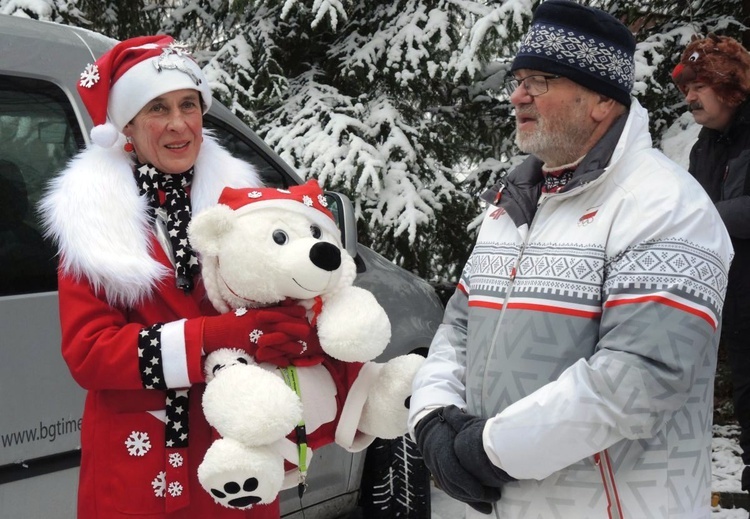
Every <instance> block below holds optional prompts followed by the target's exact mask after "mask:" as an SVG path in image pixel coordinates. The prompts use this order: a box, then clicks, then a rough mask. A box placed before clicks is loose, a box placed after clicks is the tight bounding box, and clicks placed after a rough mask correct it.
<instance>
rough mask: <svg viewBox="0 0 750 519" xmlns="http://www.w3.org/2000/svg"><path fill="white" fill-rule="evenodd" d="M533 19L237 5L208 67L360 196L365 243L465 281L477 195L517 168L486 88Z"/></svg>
mask: <svg viewBox="0 0 750 519" xmlns="http://www.w3.org/2000/svg"><path fill="white" fill-rule="evenodd" d="M208 3H209V2H206V3H205V4H206V5H207V4H208ZM206 5H204V6H203V9H206ZM222 9H226V10H224V11H222V12H221V13H219V11H220V10H222ZM530 9H531V2H527V1H522V2H517V1H514V2H509V3H507V4H504V5H503V6H500V7H499V8H498V7H497V6H489V5H486V4H485V3H483V2H468V1H466V2H453V1H447V0H442V1H431V2H430V1H419V0H403V1H396V2H378V3H375V2H364V1H344V0H342V1H340V2H336V1H328V2H324V1H307V2H305V1H293V0H286V1H262V0H256V1H252V0H246V1H244V2H243V1H239V0H235V2H233V3H232V5H231V7H229V6H228V5H226V6H225V5H221V6H218V7H217V10H216V15H215V19H216V20H219V19H221V20H226V23H224V24H222V25H221V27H220V28H219V27H217V29H218V30H219V31H220V32H221V34H222V35H223V38H221V39H220V40H217V41H218V42H219V44H218V45H216V46H215V47H214V51H215V52H214V55H213V57H212V59H211V60H210V62H209V64H208V67H207V69H208V74H209V75H210V77H213V78H216V79H218V80H219V81H220V82H221V83H222V86H221V87H220V88H218V89H217V93H218V95H219V97H220V98H221V99H222V100H223V101H224V102H225V103H226V104H228V105H229V106H230V107H232V108H233V109H234V110H235V112H237V113H238V114H239V115H241V116H243V117H244V118H245V119H246V120H247V121H248V122H250V123H251V125H252V126H253V127H254V128H255V129H256V131H258V133H259V134H261V136H263V137H264V139H265V140H266V142H268V143H269V145H271V146H272V147H273V148H275V149H276V151H278V152H279V153H280V155H281V156H282V157H283V158H284V159H285V160H286V161H288V162H289V163H290V164H291V165H292V166H293V167H295V168H296V169H297V170H298V171H299V172H300V174H301V175H302V176H304V177H315V178H318V179H319V180H320V182H321V183H322V184H323V185H324V186H325V187H327V188H329V189H336V190H340V191H343V192H345V193H347V194H348V195H349V196H350V197H351V198H352V200H353V201H354V204H355V208H356V211H357V215H358V217H359V222H360V239H361V241H362V242H363V243H365V244H368V245H370V246H372V247H373V248H374V249H376V250H378V251H379V252H381V253H382V254H384V255H385V256H386V257H388V258H392V259H394V261H395V262H396V263H398V264H400V265H402V266H404V267H405V268H407V269H410V270H412V271H414V272H416V273H417V274H419V275H420V276H422V277H424V278H427V279H431V280H452V281H454V280H455V279H456V277H457V274H458V272H459V269H460V268H461V266H462V265H463V262H464V260H465V257H466V256H467V254H468V252H469V248H470V244H471V242H472V241H473V236H472V230H470V229H469V228H468V224H469V223H470V222H471V221H472V219H473V218H475V217H476V215H477V213H478V212H479V209H478V203H477V200H476V197H475V195H476V192H477V191H480V190H481V189H482V188H483V187H484V185H485V184H486V183H487V182H488V181H489V180H490V178H494V176H496V175H497V174H498V173H499V172H502V171H503V170H504V169H506V168H507V163H506V162H503V161H502V160H501V159H502V157H503V156H504V153H503V152H504V151H506V150H508V149H509V147H510V145H511V140H510V139H511V136H512V131H513V124H512V121H511V119H510V118H509V114H510V112H509V105H508V103H507V100H503V99H502V98H499V97H498V96H496V95H487V93H486V92H487V90H488V89H493V88H494V89H498V88H499V87H500V86H501V83H502V80H503V79H504V76H505V72H506V70H507V64H508V56H510V55H511V53H512V50H511V49H512V42H514V41H515V40H517V39H518V37H519V36H520V34H521V31H522V28H523V25H524V21H525V20H526V19H527V18H528V17H529V15H530ZM173 29H174V30H173V31H172V32H176V33H181V31H183V30H186V29H188V27H187V26H186V25H184V24H181V23H179V21H178V22H177V23H176V24H175V25H174V27H173ZM480 43H481V44H480ZM503 56H504V59H501V60H500V61H496V62H494V63H492V65H491V66H489V67H488V66H487V64H488V63H490V62H491V60H493V59H494V58H496V57H503ZM495 157H497V159H494V158H495Z"/></svg>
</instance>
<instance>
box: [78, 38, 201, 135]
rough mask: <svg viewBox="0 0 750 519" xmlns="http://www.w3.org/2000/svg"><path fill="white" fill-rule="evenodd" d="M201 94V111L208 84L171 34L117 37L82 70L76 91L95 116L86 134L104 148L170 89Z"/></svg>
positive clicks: (170, 90) (186, 52)
mask: <svg viewBox="0 0 750 519" xmlns="http://www.w3.org/2000/svg"><path fill="white" fill-rule="evenodd" d="M182 89H193V90H197V91H198V92H199V93H200V94H201V98H202V100H203V108H204V110H203V113H206V111H207V110H208V108H209V107H210V106H211V89H210V88H209V86H208V81H207V80H206V77H205V76H204V75H203V72H202V71H201V69H200V67H199V66H198V64H197V63H196V62H195V61H194V60H193V59H192V58H191V56H190V53H189V52H188V51H187V49H186V47H185V46H184V45H182V44H180V43H178V42H176V41H175V40H174V39H173V38H172V37H171V36H164V35H157V36H139V37H137V38H131V39H129V40H125V41H122V42H120V43H118V44H117V45H115V46H114V47H113V48H112V49H110V50H109V51H108V52H107V53H105V54H104V55H102V57H101V58H99V59H98V60H96V63H93V64H89V65H87V66H86V69H85V70H84V71H83V73H82V74H81V79H80V81H79V82H78V93H79V95H80V96H81V99H82V100H83V103H84V104H85V105H86V109H87V110H88V112H89V115H91V119H92V120H93V121H94V128H93V129H92V130H91V140H92V141H93V142H94V143H95V144H98V145H99V146H103V147H105V148H108V147H110V146H112V145H113V144H114V143H115V142H117V139H118V137H119V134H120V132H122V129H123V128H124V127H125V125H126V124H128V123H129V122H130V121H131V120H132V119H133V117H135V116H136V114H137V113H138V112H139V111H140V110H141V108H143V107H144V106H146V104H147V103H148V102H149V101H151V100H152V99H154V98H156V97H158V96H160V95H163V94H166V93H168V92H172V91H174V90H182Z"/></svg>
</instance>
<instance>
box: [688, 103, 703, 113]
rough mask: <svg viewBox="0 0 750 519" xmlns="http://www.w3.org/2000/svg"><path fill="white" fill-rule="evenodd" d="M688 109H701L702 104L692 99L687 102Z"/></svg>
mask: <svg viewBox="0 0 750 519" xmlns="http://www.w3.org/2000/svg"><path fill="white" fill-rule="evenodd" d="M688 110H690V111H691V112H692V111H693V110H703V104H702V103H699V102H698V101H694V102H692V103H690V104H688Z"/></svg>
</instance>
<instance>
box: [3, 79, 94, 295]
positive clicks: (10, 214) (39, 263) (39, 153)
mask: <svg viewBox="0 0 750 519" xmlns="http://www.w3.org/2000/svg"><path fill="white" fill-rule="evenodd" d="M81 146H83V136H82V135H81V132H80V129H79V127H78V124H77V122H76V118H75V114H74V112H73V109H72V107H71V105H70V103H69V101H68V99H67V98H66V97H65V95H64V93H63V92H62V90H60V89H59V88H58V87H57V86H55V85H53V84H51V83H48V82H46V81H41V80H37V79H29V78H18V77H11V76H3V75H0V296H6V295H13V294H25V293H32V292H46V291H54V290H57V276H56V268H57V260H56V258H55V251H54V248H53V246H52V244H51V243H49V242H47V241H46V240H44V239H43V238H42V235H41V232H40V223H39V218H38V215H37V202H38V201H39V198H40V197H41V195H42V193H43V191H44V188H45V186H46V184H47V182H48V180H49V179H50V178H51V177H52V176H53V175H54V174H55V173H56V172H57V171H59V170H60V169H62V167H63V166H64V165H65V164H66V162H67V161H68V159H70V158H71V157H72V156H73V155H75V154H76V153H77V151H78V149H79V147H81Z"/></svg>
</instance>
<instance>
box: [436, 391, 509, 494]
mask: <svg viewBox="0 0 750 519" xmlns="http://www.w3.org/2000/svg"><path fill="white" fill-rule="evenodd" d="M443 416H444V417H445V420H446V421H447V422H449V423H451V424H452V426H453V428H454V429H456V430H457V431H458V434H457V435H456V439H455V440H454V441H453V448H454V450H455V452H456V457H457V458H458V460H459V462H460V463H461V466H462V467H463V468H464V469H466V470H467V471H469V472H470V473H471V474H472V475H473V476H474V477H476V478H477V480H478V481H479V482H480V483H481V484H482V485H486V486H489V487H502V486H503V484H505V483H509V482H511V481H516V478H514V477H512V476H510V475H508V473H507V472H505V471H504V470H503V469H501V468H499V467H497V466H495V465H494V464H493V463H492V462H491V461H490V459H489V457H488V456H487V453H486V452H485V450H484V441H483V440H482V433H483V432H484V426H485V425H486V424H487V420H486V419H484V418H478V417H476V416H472V415H470V414H467V413H464V412H463V411H461V410H460V409H459V408H457V407H455V406H451V407H446V408H445V413H444V414H443Z"/></svg>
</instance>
